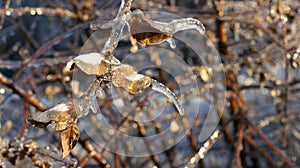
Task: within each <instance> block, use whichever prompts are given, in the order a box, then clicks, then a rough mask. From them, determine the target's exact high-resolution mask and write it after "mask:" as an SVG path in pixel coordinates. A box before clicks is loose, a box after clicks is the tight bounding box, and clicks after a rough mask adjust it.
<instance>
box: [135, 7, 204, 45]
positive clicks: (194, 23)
mask: <svg viewBox="0 0 300 168" xmlns="http://www.w3.org/2000/svg"><path fill="white" fill-rule="evenodd" d="M130 17H131V18H130V20H129V25H130V29H131V30H133V31H131V34H141V33H142V31H144V33H147V32H152V33H153V32H155V33H161V34H168V35H169V36H168V37H167V38H161V39H160V40H159V41H156V42H155V43H152V44H159V43H162V42H164V41H166V42H168V43H169V45H170V47H171V48H175V47H176V44H175V40H174V39H173V37H172V36H173V35H174V34H175V33H177V32H179V31H183V30H191V29H195V30H197V31H198V32H199V33H200V34H205V27H204V26H203V24H202V23H201V22H200V21H199V20H197V19H194V18H183V19H174V20H172V21H171V22H159V21H154V20H151V19H148V18H146V17H145V16H144V13H143V12H142V11H141V10H135V11H133V12H132V14H131V16H130ZM145 25H146V26H145ZM138 27H140V30H138V32H136V31H135V30H137V28H138ZM144 41H145V40H144Z"/></svg>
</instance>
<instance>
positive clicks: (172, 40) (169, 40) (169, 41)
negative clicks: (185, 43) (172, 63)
mask: <svg viewBox="0 0 300 168" xmlns="http://www.w3.org/2000/svg"><path fill="white" fill-rule="evenodd" d="M167 42H168V43H169V45H170V47H171V48H173V49H174V48H176V42H175V40H174V38H172V37H170V38H168V39H167Z"/></svg>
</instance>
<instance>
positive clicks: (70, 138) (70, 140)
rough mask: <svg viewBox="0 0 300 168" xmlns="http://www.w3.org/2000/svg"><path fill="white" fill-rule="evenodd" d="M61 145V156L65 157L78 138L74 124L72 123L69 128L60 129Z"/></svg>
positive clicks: (77, 131)
mask: <svg viewBox="0 0 300 168" xmlns="http://www.w3.org/2000/svg"><path fill="white" fill-rule="evenodd" d="M60 139H61V145H62V151H63V156H62V158H65V157H66V156H68V155H69V153H70V152H71V151H72V149H74V147H75V146H76V144H77V142H78V139H79V130H78V127H77V126H76V125H72V126H71V127H70V128H68V129H66V130H64V131H62V132H61V133H60Z"/></svg>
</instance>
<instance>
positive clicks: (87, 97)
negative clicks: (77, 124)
mask: <svg viewBox="0 0 300 168" xmlns="http://www.w3.org/2000/svg"><path fill="white" fill-rule="evenodd" d="M101 81H102V80H100V79H96V80H95V81H94V82H93V83H92V84H91V85H90V87H89V88H88V90H87V91H86V92H85V93H84V94H83V95H82V96H80V97H79V98H78V99H76V100H75V101H74V102H75V108H76V107H77V109H76V114H77V118H80V117H82V116H83V115H87V114H88V112H89V109H90V107H91V105H92V102H94V101H95V99H96V91H97V90H98V89H101V90H102V88H101V87H100V83H101Z"/></svg>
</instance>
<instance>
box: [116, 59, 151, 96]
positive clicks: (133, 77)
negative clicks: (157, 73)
mask: <svg viewBox="0 0 300 168" xmlns="http://www.w3.org/2000/svg"><path fill="white" fill-rule="evenodd" d="M112 71H113V72H112V83H113V84H114V86H116V87H122V88H124V89H125V90H127V91H128V92H129V93H131V94H137V93H140V92H141V91H142V90H144V89H145V88H148V87H149V86H150V85H151V78H150V77H148V76H145V75H142V74H137V72H136V71H135V70H134V68H133V67H132V66H130V65H126V64H122V65H121V66H115V67H113V68H112Z"/></svg>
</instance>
